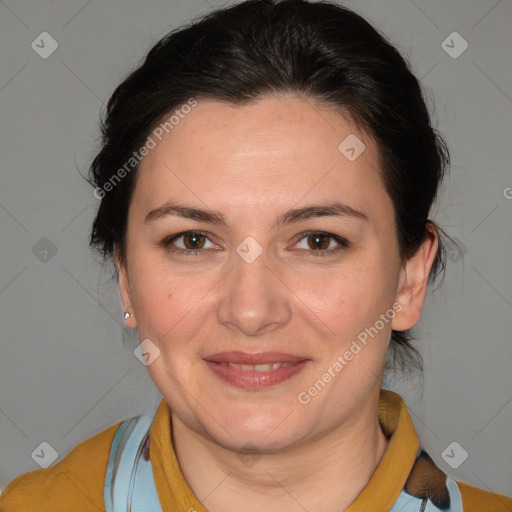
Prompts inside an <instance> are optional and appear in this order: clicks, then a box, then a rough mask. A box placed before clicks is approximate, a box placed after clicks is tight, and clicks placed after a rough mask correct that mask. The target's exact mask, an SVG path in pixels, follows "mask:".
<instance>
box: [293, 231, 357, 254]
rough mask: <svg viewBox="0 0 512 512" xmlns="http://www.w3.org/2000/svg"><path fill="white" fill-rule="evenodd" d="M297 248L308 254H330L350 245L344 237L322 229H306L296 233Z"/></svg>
mask: <svg viewBox="0 0 512 512" xmlns="http://www.w3.org/2000/svg"><path fill="white" fill-rule="evenodd" d="M297 237H298V238H299V242H298V244H297V245H296V247H297V248H298V249H301V250H306V253H309V255H310V256H329V255H330V256H332V255H334V254H335V253H337V252H339V251H342V250H343V249H348V248H350V247H351V245H350V242H349V241H348V240H346V239H345V238H342V237H340V236H338V235H333V234H332V233H325V232H323V231H306V232H304V233H301V234H300V235H297Z"/></svg>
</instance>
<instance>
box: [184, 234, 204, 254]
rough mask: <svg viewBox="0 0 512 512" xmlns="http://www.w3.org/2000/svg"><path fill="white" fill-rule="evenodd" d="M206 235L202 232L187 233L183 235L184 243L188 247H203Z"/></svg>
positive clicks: (191, 248)
mask: <svg viewBox="0 0 512 512" xmlns="http://www.w3.org/2000/svg"><path fill="white" fill-rule="evenodd" d="M205 239H206V237H205V236H204V235H202V234H201V233H187V234H185V235H183V244H184V245H185V247H186V248H187V249H190V250H194V249H202V248H203V246H204V243H205Z"/></svg>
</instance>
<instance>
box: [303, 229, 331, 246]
mask: <svg viewBox="0 0 512 512" xmlns="http://www.w3.org/2000/svg"><path fill="white" fill-rule="evenodd" d="M330 242H331V237H330V236H328V235H324V234H323V233H313V234H311V235H309V236H308V245H309V247H310V248H311V249H314V250H319V249H327V247H329V244H330Z"/></svg>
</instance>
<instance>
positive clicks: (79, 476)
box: [0, 422, 121, 512]
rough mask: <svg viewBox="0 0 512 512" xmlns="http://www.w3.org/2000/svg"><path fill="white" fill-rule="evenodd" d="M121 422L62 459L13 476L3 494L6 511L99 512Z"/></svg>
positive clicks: (1, 501)
mask: <svg viewBox="0 0 512 512" xmlns="http://www.w3.org/2000/svg"><path fill="white" fill-rule="evenodd" d="M120 424H121V422H119V423H116V424H115V425H112V426H111V427H108V428H107V429H105V430H103V431H101V432H99V433H98V434H96V435H94V436H92V437H89V438H88V439H86V440H85V441H82V442H81V443H80V444H78V445H77V446H75V448H73V449H72V450H71V451H70V452H69V453H68V454H67V455H66V456H65V457H64V458H63V459H62V460H61V461H59V462H58V463H56V464H54V465H53V466H50V467H49V468H46V469H37V470H34V471H30V472H28V473H25V474H23V475H20V476H18V477H17V478H15V479H14V480H12V481H11V482H10V483H9V484H8V485H7V487H6V488H5V490H4V492H3V493H2V495H1V496H0V510H1V511H2V512H35V511H37V512H69V511H70V510H73V512H97V511H98V510H104V500H103V486H104V481H105V474H106V471H107V463H108V456H109V452H110V446H111V444H112V439H113V438H114V435H115V433H116V431H117V429H118V427H119V425H120Z"/></svg>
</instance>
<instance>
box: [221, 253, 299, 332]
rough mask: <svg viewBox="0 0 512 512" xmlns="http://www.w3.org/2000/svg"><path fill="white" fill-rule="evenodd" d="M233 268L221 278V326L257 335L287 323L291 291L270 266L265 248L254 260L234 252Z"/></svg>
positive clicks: (289, 317)
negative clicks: (250, 260)
mask: <svg viewBox="0 0 512 512" xmlns="http://www.w3.org/2000/svg"><path fill="white" fill-rule="evenodd" d="M232 259H233V266H232V267H231V271H230V272H228V273H227V275H226V277H225V278H224V279H223V280H222V281H221V290H220V294H221V295H220V300H219V302H218V308H217V320H218V321H219V323H221V324H222V325H224V326H226V327H228V328H230V329H232V330H237V331H239V332H241V333H243V334H244V335H246V336H257V335H260V334H264V333H266V332H269V331H272V330H274V329H278V328H279V327H282V326H284V325H286V324H287V323H288V322H289V321H290V319H291V304H290V294H291V292H290V290H288V288H287V287H286V285H285V283H283V282H282V281H281V280H280V278H279V277H278V271H277V269H274V268H271V267H270V266H269V261H268V258H267V254H266V252H265V251H263V253H262V254H261V255H260V256H259V257H258V258H257V259H256V260H255V261H252V262H248V261H246V260H245V259H244V258H242V257H241V256H239V254H237V253H233V255H232Z"/></svg>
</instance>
